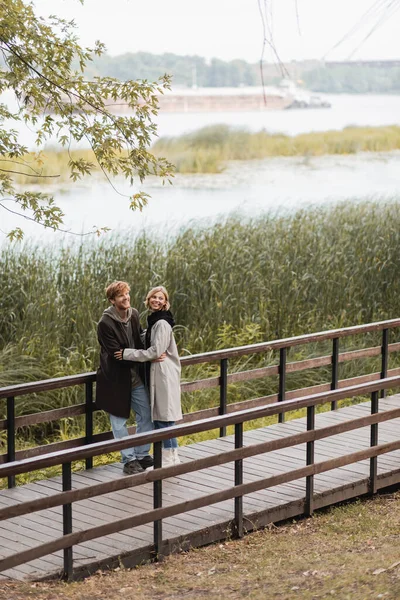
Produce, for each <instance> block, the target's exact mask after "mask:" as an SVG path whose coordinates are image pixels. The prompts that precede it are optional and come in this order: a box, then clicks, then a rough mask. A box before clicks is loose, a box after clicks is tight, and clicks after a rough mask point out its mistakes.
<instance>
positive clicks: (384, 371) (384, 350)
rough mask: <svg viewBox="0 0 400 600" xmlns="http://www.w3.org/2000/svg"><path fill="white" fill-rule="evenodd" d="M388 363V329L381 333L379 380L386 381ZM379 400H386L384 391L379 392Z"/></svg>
mask: <svg viewBox="0 0 400 600" xmlns="http://www.w3.org/2000/svg"><path fill="white" fill-rule="evenodd" d="M388 362H389V329H383V331H382V368H381V379H386V377H387V373H388ZM381 398H386V390H381Z"/></svg>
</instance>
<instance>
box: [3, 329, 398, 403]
mask: <svg viewBox="0 0 400 600" xmlns="http://www.w3.org/2000/svg"><path fill="white" fill-rule="evenodd" d="M394 327H400V319H390V320H388V321H379V322H376V323H368V324H365V325H356V326H354V327H345V328H342V329H330V330H328V331H320V332H318V333H311V334H306V335H300V336H296V337H290V338H284V339H281V340H274V341H271V342H262V343H259V344H251V345H248V346H239V347H237V348H228V349H224V350H216V351H212V352H204V353H202V354H193V355H191V356H183V357H182V358H181V365H182V366H190V365H195V364H200V363H206V362H212V361H215V360H221V359H224V358H227V359H229V358H238V357H240V356H244V355H246V354H260V353H262V352H266V351H267V350H279V349H281V348H290V347H293V346H300V345H304V344H310V343H313V342H321V341H324V340H330V339H334V338H343V337H348V336H351V335H356V334H360V333H369V332H371V331H381V330H383V329H393V328H394ZM397 349H398V348H397ZM392 351H394V350H392ZM94 381H96V372H95V371H92V372H89V373H81V374H78V375H67V376H65V377H57V378H53V379H45V380H42V381H35V382H29V383H22V384H17V385H10V386H7V387H3V388H0V399H2V398H8V397H10V396H12V397H17V396H23V395H25V394H30V393H34V392H45V391H50V390H55V389H60V388H65V387H71V386H74V385H81V384H84V383H88V382H94ZM205 381H206V380H205Z"/></svg>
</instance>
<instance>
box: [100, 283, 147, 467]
mask: <svg viewBox="0 0 400 600" xmlns="http://www.w3.org/2000/svg"><path fill="white" fill-rule="evenodd" d="M129 292H130V287H129V285H128V284H127V283H126V281H114V283H112V284H111V285H109V286H108V287H107V289H106V294H107V298H108V300H109V301H110V303H111V306H110V307H109V308H107V309H106V310H105V311H104V313H103V315H102V317H101V319H100V321H99V324H98V326H97V337H98V340H99V344H100V348H101V350H100V367H99V369H98V370H97V383H96V405H97V407H98V408H99V409H102V410H105V411H106V412H108V413H109V415H110V423H111V429H112V431H113V434H114V437H115V438H116V439H120V438H123V437H125V436H127V435H129V434H128V429H127V427H126V423H127V420H128V418H129V416H130V412H131V409H132V410H133V411H134V412H135V414H136V431H137V433H144V432H146V431H152V430H153V423H152V421H151V411H150V402H149V397H148V394H147V390H146V388H145V386H144V381H145V369H144V368H143V363H142V364H140V363H137V362H134V363H132V362H131V361H124V360H123V361H120V360H116V359H115V358H114V353H115V352H116V351H117V350H121V349H124V348H137V349H139V348H144V345H143V342H142V340H141V333H142V328H141V326H140V321H139V313H138V311H137V310H136V309H135V308H132V307H131V303H130V295H129ZM149 450H150V444H145V445H143V446H136V447H135V448H127V449H125V450H122V451H121V455H122V462H123V464H124V467H123V470H124V473H126V474H128V475H133V474H134V473H141V472H142V471H144V470H145V469H147V468H148V467H151V466H153V458H152V457H151V456H150V454H149Z"/></svg>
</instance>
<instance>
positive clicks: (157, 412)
mask: <svg viewBox="0 0 400 600" xmlns="http://www.w3.org/2000/svg"><path fill="white" fill-rule="evenodd" d="M150 343H151V346H150V348H148V349H147V350H136V349H133V348H126V349H125V350H124V353H123V356H122V357H123V359H124V360H133V361H137V362H145V361H148V360H154V359H155V358H158V357H159V356H161V354H163V352H165V353H166V354H167V356H166V358H165V359H164V360H163V361H162V362H159V363H154V362H153V363H151V367H150V404H151V415H152V420H153V421H179V420H180V419H182V409H181V381H180V380H181V363H180V360H179V355H178V348H177V347H176V342H175V338H174V334H173V332H172V328H171V325H170V324H169V323H167V321H165V320H164V319H160V320H159V321H157V322H156V323H154V325H153V327H152V329H151V339H150Z"/></svg>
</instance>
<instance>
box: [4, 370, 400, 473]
mask: <svg viewBox="0 0 400 600" xmlns="http://www.w3.org/2000/svg"><path fill="white" fill-rule="evenodd" d="M399 386H400V376H396V377H388V378H386V379H379V380H377V381H372V382H369V383H365V384H360V385H355V386H350V387H345V388H341V389H336V390H329V391H326V392H322V393H320V394H312V395H309V396H304V397H302V398H295V399H293V400H285V401H283V402H276V403H274V404H270V405H267V406H262V407H256V408H250V409H247V410H241V411H237V412H234V413H230V414H226V415H220V416H217V417H212V418H209V419H202V420H199V421H194V422H192V423H182V424H181V425H175V426H173V427H167V428H165V429H162V430H157V431H153V432H150V433H140V434H135V435H134V436H128V437H125V438H123V439H120V440H115V439H114V440H110V441H108V440H107V441H104V442H96V443H94V444H88V445H86V446H84V447H80V448H74V449H72V450H70V449H68V450H61V451H59V452H52V453H49V454H46V455H44V456H41V457H39V458H37V457H34V458H27V459H24V460H21V461H13V462H9V463H6V464H4V465H0V477H9V476H14V475H18V474H21V473H27V472H30V471H35V470H37V469H44V468H47V467H51V466H55V465H60V464H63V463H69V462H73V461H76V460H84V459H86V458H89V457H92V456H97V455H100V454H108V453H110V452H116V451H120V450H123V449H125V448H129V447H131V446H139V445H143V444H148V443H156V442H160V441H163V440H165V439H169V438H171V437H180V436H184V435H193V434H194V433H199V432H202V431H209V430H211V429H219V428H221V427H228V426H229V425H235V424H237V423H243V422H244V421H250V420H255V419H260V418H263V417H270V416H273V415H276V414H279V413H284V412H289V411H293V410H300V409H302V408H307V407H309V406H317V405H320V404H325V403H326V402H333V401H339V400H343V399H345V398H349V397H353V396H359V395H365V394H370V393H371V392H375V391H379V390H386V389H391V388H396V387H399Z"/></svg>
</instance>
